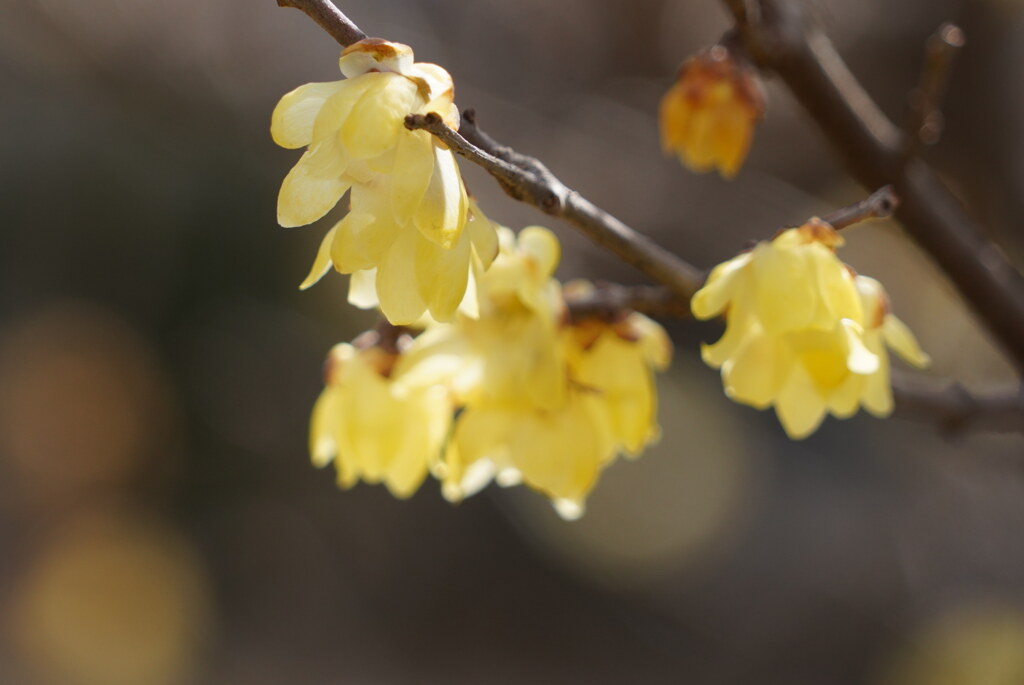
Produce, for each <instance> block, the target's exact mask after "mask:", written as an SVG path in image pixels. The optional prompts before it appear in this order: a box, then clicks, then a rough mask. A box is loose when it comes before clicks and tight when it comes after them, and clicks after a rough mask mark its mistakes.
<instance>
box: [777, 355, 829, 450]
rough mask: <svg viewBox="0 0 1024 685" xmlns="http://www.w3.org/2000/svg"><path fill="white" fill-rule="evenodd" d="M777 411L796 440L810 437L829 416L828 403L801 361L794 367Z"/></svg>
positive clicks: (785, 384) (787, 431)
mask: <svg viewBox="0 0 1024 685" xmlns="http://www.w3.org/2000/svg"><path fill="white" fill-rule="evenodd" d="M775 413H776V415H777V416H778V417H779V422H780V423H782V427H783V428H784V429H785V430H786V434H787V435H788V436H789V437H790V438H792V439H793V440H802V439H803V438H806V437H807V436H808V435H810V434H811V433H813V432H814V431H815V430H816V429H817V428H818V426H819V425H821V421H822V419H823V418H825V402H824V400H823V399H822V397H821V395H820V394H819V393H818V389H817V386H815V384H814V381H812V380H811V377H810V376H809V375H808V374H807V372H806V371H805V370H804V368H803V366H801V365H800V364H794V365H793V366H792V367H791V371H790V374H789V378H788V379H786V382H785V383H783V385H782V390H781V391H780V392H779V397H778V399H777V400H776V402H775Z"/></svg>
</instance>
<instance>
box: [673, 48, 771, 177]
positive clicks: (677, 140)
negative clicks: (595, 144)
mask: <svg viewBox="0 0 1024 685" xmlns="http://www.w3.org/2000/svg"><path fill="white" fill-rule="evenodd" d="M764 110H765V94H764V87H763V86H762V84H761V80H760V77H759V76H758V75H757V72H756V71H755V70H754V68H753V67H752V66H751V65H750V64H748V63H747V62H746V60H744V59H742V58H741V57H739V56H738V55H736V54H735V53H734V51H733V50H732V49H730V48H729V47H728V46H727V45H725V44H719V45H716V46H714V47H712V48H710V49H709V50H706V51H704V52H701V53H699V54H697V55H695V56H693V57H691V58H690V59H688V60H686V61H685V62H684V63H683V65H682V66H681V67H680V68H679V74H678V76H677V77H676V82H675V83H674V84H673V85H672V87H671V88H670V89H669V91H668V92H667V93H665V96H664V97H663V98H662V100H661V107H660V109H659V112H658V119H659V122H660V125H661V146H662V149H663V150H664V151H665V152H666V153H667V154H675V155H676V156H678V157H679V161H680V162H681V163H682V164H684V165H685V166H687V167H689V168H690V169H691V170H693V171H697V172H705V171H710V170H711V169H714V168H717V169H718V172H719V174H721V176H722V177H723V178H732V177H733V176H735V175H736V173H737V172H738V171H739V169H740V167H741V166H742V165H743V160H744V159H746V156H747V151H748V150H749V149H750V142H751V140H752V139H753V135H754V126H755V124H756V123H757V121H758V120H759V119H760V118H761V116H762V115H763V114H764Z"/></svg>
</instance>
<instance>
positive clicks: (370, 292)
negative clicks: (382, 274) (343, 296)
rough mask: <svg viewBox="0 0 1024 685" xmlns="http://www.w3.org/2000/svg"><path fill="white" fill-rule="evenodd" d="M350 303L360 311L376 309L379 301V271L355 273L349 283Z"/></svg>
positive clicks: (369, 270) (368, 270)
mask: <svg viewBox="0 0 1024 685" xmlns="http://www.w3.org/2000/svg"><path fill="white" fill-rule="evenodd" d="M348 303H349V304H350V305H352V306H353V307H359V308H360V309H375V308H377V307H379V306H380V301H379V300H378V299H377V270H376V269H367V270H366V271H355V272H353V273H352V275H351V276H350V277H349V281H348Z"/></svg>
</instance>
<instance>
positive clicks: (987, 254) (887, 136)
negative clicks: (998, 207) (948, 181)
mask: <svg viewBox="0 0 1024 685" xmlns="http://www.w3.org/2000/svg"><path fill="white" fill-rule="evenodd" d="M723 2H724V3H725V5H726V6H727V7H728V9H730V11H732V13H733V14H734V16H735V17H736V18H737V21H738V24H737V32H738V34H739V36H740V39H741V40H742V41H743V44H744V45H745V47H746V48H747V50H748V52H749V53H750V54H751V56H752V57H753V58H754V59H755V60H756V62H757V63H758V64H759V65H760V66H761V67H763V68H766V69H770V70H773V71H774V72H775V73H776V74H778V75H779V76H780V77H781V78H782V80H783V81H785V82H786V84H787V86H789V89H790V90H791V91H792V92H793V94H794V96H795V97H796V98H797V100H799V101H800V103H801V104H802V105H803V107H804V108H805V109H806V110H807V111H808V113H809V114H810V115H811V117H812V118H813V119H814V120H815V121H816V122H817V123H818V125H819V126H820V127H821V129H822V131H823V132H824V133H825V135H826V137H827V138H828V139H829V141H830V142H831V143H832V145H833V146H834V147H835V148H836V150H837V151H838V152H839V154H840V155H841V157H842V158H843V159H844V160H845V162H846V164H847V166H848V168H849V169H850V171H851V172H852V173H853V175H854V176H855V177H856V178H857V179H858V180H859V181H860V182H861V183H862V184H863V185H865V186H866V187H869V188H877V187H880V186H883V185H888V184H891V185H892V186H893V187H894V188H895V190H896V194H897V195H898V196H899V198H900V201H901V204H900V207H899V208H898V209H897V210H896V213H895V216H896V218H897V219H899V220H900V221H901V222H902V224H903V226H904V228H905V229H906V231H907V233H908V234H909V235H910V236H911V237H912V238H913V239H914V240H915V241H916V242H917V243H918V245H920V246H921V247H922V248H923V249H924V250H925V252H927V253H928V254H929V255H930V256H931V258H932V259H933V260H934V261H935V263H936V264H937V265H938V266H939V267H940V268H941V269H942V270H943V271H944V272H945V273H946V275H947V276H949V278H950V280H951V281H952V282H953V284H954V286H955V287H956V288H957V290H958V291H959V292H960V294H961V295H962V296H963V297H964V299H965V300H966V301H967V302H968V303H969V305H970V306H971V308H972V309H973V310H974V312H975V313H976V315H977V316H978V317H979V319H980V320H981V322H982V323H983V324H984V325H985V326H986V327H987V328H988V330H989V332H990V333H991V334H992V335H993V337H994V338H995V340H996V341H998V343H999V344H1000V346H1001V347H1002V349H1003V350H1004V351H1005V352H1006V354H1007V355H1008V356H1009V357H1010V359H1011V360H1012V361H1013V363H1014V364H1015V366H1016V367H1017V368H1018V370H1024V277H1022V276H1021V274H1020V272H1019V271H1018V270H1017V269H1016V268H1015V267H1014V266H1013V265H1012V264H1011V263H1010V262H1009V260H1008V259H1007V258H1006V256H1005V255H1004V254H1003V252H1002V251H1001V250H1000V249H999V248H998V247H997V246H996V245H994V244H993V243H991V242H990V241H989V240H988V239H987V238H986V237H985V236H984V235H983V234H982V231H981V229H980V228H979V227H978V225H977V224H976V223H975V221H974V220H973V219H972V218H971V217H970V216H969V215H968V214H967V212H966V211H965V209H964V208H963V206H962V205H961V204H960V202H959V201H958V200H957V199H956V198H955V197H954V196H953V194H952V193H951V192H950V191H949V190H948V189H947V188H946V186H945V185H943V183H942V181H940V180H939V178H938V176H937V175H936V174H935V172H934V171H932V169H931V168H930V167H929V166H928V165H927V164H926V163H925V162H924V161H923V160H921V159H920V158H919V157H914V158H912V159H909V160H907V159H905V156H904V150H905V143H904V136H903V135H902V134H901V133H900V131H899V129H897V128H896V127H895V126H894V125H893V124H892V122H890V121H889V120H888V119H887V118H886V117H885V115H884V114H882V112H881V111H880V110H879V109H878V106H877V105H876V104H875V103H874V101H873V100H872V99H871V97H870V96H869V95H868V94H867V93H866V92H865V91H864V89H863V87H862V86H861V85H860V83H858V82H857V80H856V78H855V77H854V76H853V74H851V73H850V70H849V69H848V68H847V67H846V65H845V64H844V63H843V61H842V58H840V56H839V55H838V53H837V52H836V50H835V48H834V47H833V45H832V43H831V42H830V41H829V40H828V38H827V37H826V36H825V35H824V34H823V33H822V32H821V30H820V28H819V27H818V26H816V25H815V24H813V23H812V22H810V21H809V20H808V19H807V17H806V16H805V14H804V12H803V9H802V8H803V3H799V2H794V1H792V0H723ZM748 5H751V6H755V5H756V7H757V11H756V12H752V11H751V10H750V8H749V7H748Z"/></svg>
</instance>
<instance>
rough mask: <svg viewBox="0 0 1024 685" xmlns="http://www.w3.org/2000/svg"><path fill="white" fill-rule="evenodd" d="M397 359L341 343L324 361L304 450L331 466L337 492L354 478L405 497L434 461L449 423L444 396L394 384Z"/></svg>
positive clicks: (448, 407) (442, 392)
mask: <svg viewBox="0 0 1024 685" xmlns="http://www.w3.org/2000/svg"><path fill="white" fill-rule="evenodd" d="M398 356H399V355H398V354H397V353H396V352H389V351H386V350H384V349H382V348H381V347H377V346H371V347H367V348H364V349H359V348H357V347H354V346H353V345H350V344H348V343H341V344H339V345H337V346H335V348H334V349H333V350H332V351H331V354H330V357H329V358H328V362H327V386H326V388H324V390H323V392H322V393H321V394H320V398H319V399H318V400H317V402H316V405H315V406H314V407H313V416H312V419H311V422H310V453H311V455H312V458H313V463H314V464H315V465H316V466H321V467H322V466H326V465H327V464H329V463H331V462H332V461H333V462H334V464H335V467H336V468H337V472H338V484H339V485H341V486H342V487H346V488H348V487H351V486H353V485H354V484H355V483H356V482H357V481H358V480H360V479H361V480H364V481H366V482H368V483H384V484H385V485H387V487H388V489H389V490H390V491H391V493H392V494H393V495H395V496H396V497H408V496H410V495H411V494H412V493H413V492H415V491H416V490H417V488H419V486H420V484H421V483H422V482H423V479H424V478H425V477H426V475H427V471H428V469H429V468H430V466H431V465H432V464H434V463H436V462H437V461H438V459H439V458H440V456H441V450H442V446H443V444H444V440H445V438H446V436H447V433H448V429H449V426H450V425H451V420H452V406H451V403H450V402H449V401H448V394H447V392H446V391H445V389H444V388H442V387H440V386H428V387H409V386H404V385H399V384H396V383H395V382H394V379H393V377H392V374H393V371H394V365H395V361H396V359H397V357H398Z"/></svg>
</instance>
